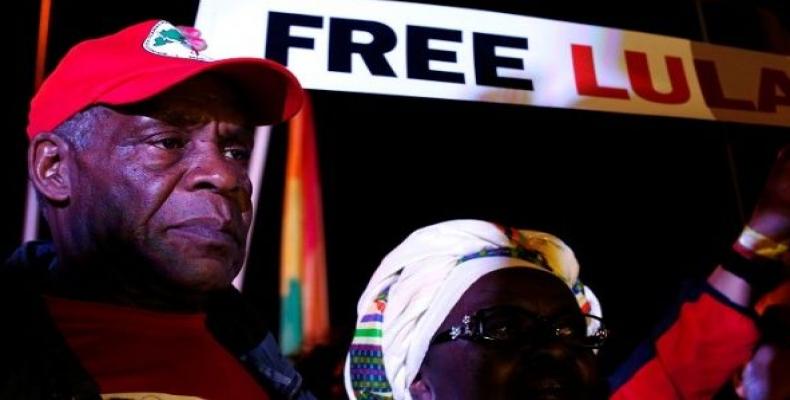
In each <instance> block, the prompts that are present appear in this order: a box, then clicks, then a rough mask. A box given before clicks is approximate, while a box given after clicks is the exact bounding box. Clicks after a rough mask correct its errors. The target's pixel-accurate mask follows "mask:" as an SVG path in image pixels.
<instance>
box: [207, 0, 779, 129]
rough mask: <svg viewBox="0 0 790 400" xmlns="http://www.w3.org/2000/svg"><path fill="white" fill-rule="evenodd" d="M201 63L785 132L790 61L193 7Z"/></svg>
mask: <svg viewBox="0 0 790 400" xmlns="http://www.w3.org/2000/svg"><path fill="white" fill-rule="evenodd" d="M196 26H197V27H198V28H199V29H200V30H201V31H202V32H203V35H204V37H205V38H206V39H207V42H208V44H209V48H208V50H207V51H206V54H207V55H208V56H210V57H215V58H222V57H231V56H253V57H266V58H271V59H274V60H277V61H279V62H281V63H283V64H285V65H287V66H288V68H289V69H291V70H292V71H293V72H294V73H295V74H296V76H297V77H298V78H299V80H300V81H301V82H302V84H303V85H304V87H305V88H309V89H323V90H336V91H345V92H360V93H375V94H390V95H402V96H416V97H431V98H439V99H451V100H468V101H485V102H497V103H511V104H524V105H535V106H545V107H559V108H571V109H583V110H598V111H614V112H624V113H633V114H647V115H662V116H673V117H686V118H698V119H706V120H721V121H733V122H745V123H756V124H768V125H781V126H790V57H784V56H779V55H774V54H768V53H760V52H754V51H747V50H739V49H734V48H728V47H723V46H714V45H709V44H705V43H699V42H693V41H689V40H685V39H678V38H672V37H667V36H659V35H653V34H646V33H640V32H631V31H623V30H618V29H609V28H601V27H596V26H590V25H581V24H574V23H568V22H558V21H552V20H546V19H539V18H532V17H525V16H517V15H510V14H502V13H495V12H488V11H479V10H471V9H463V8H454V7H443V6H434V5H427V4H418V3H405V2H396V1H384V0H331V1H326V0H233V1H228V0H202V1H201V3H200V8H199V11H198V18H197V22H196Z"/></svg>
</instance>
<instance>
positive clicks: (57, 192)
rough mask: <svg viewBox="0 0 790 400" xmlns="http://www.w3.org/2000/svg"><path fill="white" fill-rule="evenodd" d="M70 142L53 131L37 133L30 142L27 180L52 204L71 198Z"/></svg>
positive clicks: (71, 153)
mask: <svg viewBox="0 0 790 400" xmlns="http://www.w3.org/2000/svg"><path fill="white" fill-rule="evenodd" d="M72 156H73V152H72V150H71V147H70V146H69V143H68V142H66V141H65V140H63V138H61V137H59V136H57V135H55V134H53V133H39V134H38V135H36V136H35V137H33V139H31V141H30V148H29V150H28V154H27V168H28V174H29V176H30V180H31V181H32V182H33V185H35V187H36V189H37V190H38V192H39V193H41V195H42V196H43V197H44V198H46V199H47V200H49V201H51V202H53V203H63V202H66V201H68V200H69V198H70V197H71V182H70V179H69V164H70V163H69V161H70V157H72Z"/></svg>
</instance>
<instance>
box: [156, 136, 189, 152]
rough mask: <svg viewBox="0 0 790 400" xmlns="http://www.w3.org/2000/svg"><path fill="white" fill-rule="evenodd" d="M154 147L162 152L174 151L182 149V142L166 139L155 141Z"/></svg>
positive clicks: (176, 139) (177, 139)
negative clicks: (162, 150)
mask: <svg viewBox="0 0 790 400" xmlns="http://www.w3.org/2000/svg"><path fill="white" fill-rule="evenodd" d="M153 144H154V146H156V147H158V148H160V149H164V150H175V149H181V148H183V147H184V140H183V139H181V138H176V137H168V138H164V139H159V140H157V141H155V142H154V143H153Z"/></svg>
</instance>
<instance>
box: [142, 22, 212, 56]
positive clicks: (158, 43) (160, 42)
mask: <svg viewBox="0 0 790 400" xmlns="http://www.w3.org/2000/svg"><path fill="white" fill-rule="evenodd" d="M194 32H198V31H197V30H195V31H194ZM198 42H200V43H198ZM201 43H203V41H202V39H200V38H199V33H196V34H195V35H191V36H188V35H186V34H185V32H183V31H182V30H181V29H179V28H176V27H175V26H173V25H172V24H170V23H169V22H167V21H159V22H157V23H156V25H154V27H153V28H151V32H150V33H149V34H148V37H147V38H146V39H145V42H143V48H144V49H146V50H148V51H149V52H151V53H153V54H156V55H160V56H166V57H175V58H190V59H193V60H202V61H211V59H210V58H209V57H206V56H203V55H201V54H200V51H201V50H203V49H204V48H205V43H203V46H202V47H201V45H200V44H201Z"/></svg>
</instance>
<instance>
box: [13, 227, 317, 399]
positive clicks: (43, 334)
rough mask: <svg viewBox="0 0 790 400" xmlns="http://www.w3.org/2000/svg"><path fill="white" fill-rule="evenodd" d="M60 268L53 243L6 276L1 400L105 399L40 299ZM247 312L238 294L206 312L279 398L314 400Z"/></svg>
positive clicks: (30, 250)
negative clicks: (55, 268) (52, 269)
mask: <svg viewBox="0 0 790 400" xmlns="http://www.w3.org/2000/svg"><path fill="white" fill-rule="evenodd" d="M54 260H55V252H54V248H53V247H52V244H51V243H48V242H29V243H26V244H24V245H23V246H22V247H20V248H19V249H17V251H16V252H14V254H13V255H12V256H11V258H10V259H9V260H8V261H7V263H6V265H5V267H4V268H3V269H2V270H1V271H0V399H31V400H33V399H100V398H101V397H100V394H99V393H100V392H99V387H98V385H97V383H96V382H95V381H94V380H93V378H92V377H91V376H90V375H89V374H88V372H87V371H86V370H85V368H84V367H83V366H82V365H81V364H80V362H79V360H78V359H77V356H76V355H75V354H74V353H73V352H72V351H71V350H70V349H69V347H68V345H67V344H66V340H65V338H64V337H63V335H61V334H60V332H58V330H57V328H56V325H55V323H54V321H53V320H52V317H51V316H50V315H49V312H48V309H47V306H46V304H45V302H44V300H43V298H42V296H41V295H42V293H44V282H45V281H46V276H47V273H48V270H49V269H50V267H51V266H52V265H53V262H54ZM248 307H249V306H248V305H246V303H244V302H243V301H242V299H241V296H240V293H239V292H238V291H236V290H235V289H234V290H228V291H226V292H223V293H221V294H217V295H216V296H214V298H212V300H211V301H210V302H209V307H208V309H207V325H208V328H209V330H210V331H211V332H212V333H213V334H214V336H215V337H216V338H217V340H218V341H219V342H220V343H221V344H222V345H223V346H225V348H226V349H228V350H229V351H230V352H231V353H232V354H235V355H236V356H237V357H238V359H239V361H240V362H241V363H242V364H243V365H244V366H245V367H246V368H247V370H248V371H250V373H251V374H252V375H253V376H254V377H255V379H256V380H257V381H258V382H259V383H260V384H261V385H262V386H263V387H264V388H266V389H267V390H268V392H269V393H270V395H271V396H272V397H273V398H275V399H276V398H282V399H289V400H290V399H293V400H313V399H314V397H313V396H312V395H311V394H310V393H309V392H307V391H305V390H304V389H303V388H302V378H301V376H300V375H299V374H298V373H297V372H296V370H295V369H294V368H293V367H292V366H291V364H290V363H289V362H288V360H286V359H285V358H284V357H283V356H282V355H281V354H280V351H279V347H278V345H277V342H276V341H275V340H274V337H272V335H271V334H270V333H269V332H268V331H267V330H266V329H265V328H263V327H262V324H261V323H260V322H259V321H258V320H257V319H256V318H254V317H253V314H252V313H250V312H249V308H248Z"/></svg>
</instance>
